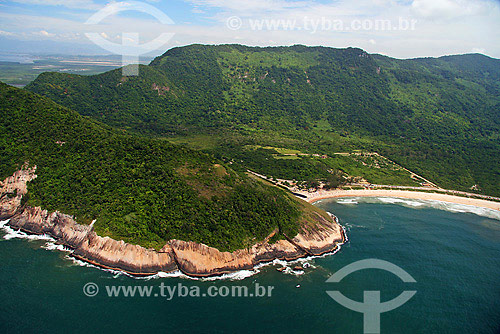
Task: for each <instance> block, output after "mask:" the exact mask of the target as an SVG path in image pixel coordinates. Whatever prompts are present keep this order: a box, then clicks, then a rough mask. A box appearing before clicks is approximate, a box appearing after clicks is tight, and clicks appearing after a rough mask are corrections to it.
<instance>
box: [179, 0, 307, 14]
mask: <svg viewBox="0 0 500 334" xmlns="http://www.w3.org/2000/svg"><path fill="white" fill-rule="evenodd" d="M188 1H189V2H191V3H192V4H194V5H196V6H200V7H201V6H207V7H213V8H219V9H222V10H228V11H237V12H246V13H248V14H256V13H261V12H276V11H283V10H287V9H293V8H304V7H307V6H311V5H312V2H310V1H285V0H253V1H248V0H188Z"/></svg>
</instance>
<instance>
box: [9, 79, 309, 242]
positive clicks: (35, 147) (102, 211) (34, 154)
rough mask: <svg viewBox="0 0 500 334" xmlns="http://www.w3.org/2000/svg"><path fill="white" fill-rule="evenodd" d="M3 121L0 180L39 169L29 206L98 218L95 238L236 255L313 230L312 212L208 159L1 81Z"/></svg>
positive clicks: (282, 193) (87, 220)
mask: <svg viewBox="0 0 500 334" xmlns="http://www.w3.org/2000/svg"><path fill="white" fill-rule="evenodd" d="M0 115H1V117H0V178H2V179H3V178H5V177H7V176H9V175H11V174H12V173H13V172H14V171H15V170H17V169H19V168H20V167H21V166H22V165H23V164H24V163H25V162H27V163H28V164H29V165H30V166H33V165H36V166H37V171H36V174H37V175H38V177H37V178H36V179H35V180H34V181H32V182H30V183H29V191H28V197H27V199H26V200H27V204H28V205H31V206H41V207H43V208H44V209H47V210H51V211H52V210H59V211H61V212H63V213H67V214H71V215H74V216H75V217H76V219H77V221H78V222H80V223H90V222H91V221H92V220H94V219H95V220H96V223H95V228H96V231H97V233H99V234H100V235H108V236H111V237H113V238H115V239H123V240H125V241H127V242H130V243H134V244H139V245H142V246H145V247H154V248H156V249H158V248H160V247H162V246H163V245H164V243H165V241H166V240H169V239H173V238H177V239H181V240H191V241H196V242H202V243H205V244H208V245H210V246H213V247H217V248H219V249H221V250H234V249H237V248H241V247H246V246H249V245H251V244H254V243H255V242H256V241H260V240H263V239H264V238H265V237H266V236H267V235H269V234H270V233H271V232H272V231H274V230H275V229H278V230H279V231H280V233H285V234H287V235H288V236H295V235H296V233H297V232H298V227H299V223H304V222H306V223H308V224H313V223H314V220H310V217H309V216H310V210H313V209H312V206H311V205H309V204H307V203H305V202H302V201H297V200H296V199H295V198H294V197H293V196H291V195H289V194H288V193H286V192H285V191H283V190H281V189H279V188H277V187H273V186H270V185H268V184H266V183H264V182H261V181H259V180H256V179H255V178H250V177H248V176H247V175H246V174H245V173H242V172H239V171H235V170H233V169H232V168H230V167H229V166H228V165H227V164H225V163H224V162H221V161H219V160H217V159H216V158H214V157H212V156H210V155H208V154H205V153H202V152H199V151H194V150H192V149H189V148H186V147H183V146H177V145H173V144H170V143H168V142H167V141H165V140H164V139H151V138H146V137H140V136H133V135H130V134H127V133H124V132H123V131H117V130H115V129H112V128H110V127H108V126H105V125H102V124H100V123H98V122H96V121H94V120H92V119H90V118H87V117H82V116H80V115H79V114H77V113H76V112H74V111H72V110H69V109H67V108H65V107H61V106H59V105H57V104H56V103H54V102H52V101H51V100H49V99H47V98H44V97H41V96H38V95H36V94H33V93H30V92H27V91H23V90H20V89H17V88H14V87H11V86H7V85H5V84H3V83H0Z"/></svg>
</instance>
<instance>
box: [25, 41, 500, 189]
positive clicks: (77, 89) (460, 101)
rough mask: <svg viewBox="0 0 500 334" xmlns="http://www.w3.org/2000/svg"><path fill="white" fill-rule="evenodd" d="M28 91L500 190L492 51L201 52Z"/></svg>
mask: <svg viewBox="0 0 500 334" xmlns="http://www.w3.org/2000/svg"><path fill="white" fill-rule="evenodd" d="M26 89H28V90H31V91H33V92H37V93H39V94H43V95H45V96H48V97H50V98H52V99H54V100H55V101H57V102H58V103H60V104H63V105H65V106H68V107H71V108H73V109H75V110H76V111H78V112H79V113H81V114H82V115H87V116H92V117H94V118H96V119H98V120H100V121H102V122H104V123H107V124H109V125H112V126H116V127H119V128H122V129H127V130H131V131H134V132H140V133H143V134H149V135H160V136H175V135H189V134H191V133H192V132H193V131H197V132H200V131H201V132H207V133H211V134H213V133H214V132H215V131H216V132H217V135H220V134H221V133H224V135H225V140H224V142H225V143H227V142H232V139H234V137H238V138H241V137H243V138H244V140H243V141H242V140H240V139H238V140H237V141H234V142H235V144H236V145H240V144H241V143H242V142H244V143H245V144H269V143H267V142H265V140H271V141H280V142H291V143H292V144H288V145H291V146H293V147H290V148H298V149H307V150H309V151H311V152H314V151H315V150H316V151H319V150H321V152H322V153H334V151H338V150H345V149H353V148H359V149H370V150H375V151H378V152H380V153H383V154H385V155H388V156H389V157H390V158H392V159H393V160H395V161H397V162H399V163H400V164H403V165H404V166H406V167H408V168H411V169H413V170H415V171H417V172H419V173H421V174H423V175H424V176H426V177H429V178H431V179H432V180H433V181H435V182H437V183H438V184H440V185H441V186H444V187H448V188H454V189H469V188H470V187H471V186H474V185H477V186H478V187H479V189H481V191H482V192H484V193H488V194H496V195H498V194H500V135H499V133H500V117H499V116H500V60H498V59H493V58H489V57H486V56H483V55H478V54H471V55H461V56H447V57H441V58H423V59H410V60H397V59H393V58H389V57H384V56H380V55H370V54H367V53H366V52H364V51H363V50H360V49H356V48H347V49H333V48H325V47H305V46H293V47H273V48H270V47H269V48H256V47H246V46H241V45H221V46H207V45H191V46H187V47H181V48H174V49H171V50H169V51H167V52H166V53H165V54H164V55H162V56H160V57H158V58H156V59H155V60H154V61H153V62H151V64H150V65H149V66H141V68H140V76H139V77H122V76H121V70H115V71H110V72H107V73H104V74H101V75H96V76H89V77H86V76H78V75H68V74H62V73H44V74H42V75H40V76H39V77H38V78H37V79H36V80H35V81H34V82H33V83H31V84H30V85H28V86H27V87H26ZM228 133H231V134H234V136H229V139H228V136H227V134H228ZM236 134H237V135H236ZM277 134H279V136H278V135H277ZM277 136H278V137H280V138H276V137H277ZM339 136H341V138H340V139H339ZM249 138H251V139H249ZM256 138H257V139H256ZM263 138H266V139H265V140H264V139H263ZM269 138H271V139H269ZM285 138H287V139H290V140H289V141H287V140H282V139H285ZM305 138H307V143H301V142H300V141H301V139H305Z"/></svg>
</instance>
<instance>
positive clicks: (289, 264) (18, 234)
mask: <svg viewBox="0 0 500 334" xmlns="http://www.w3.org/2000/svg"><path fill="white" fill-rule="evenodd" d="M8 222H9V221H8V220H7V221H0V228H2V229H3V230H4V231H5V233H6V234H5V236H4V239H6V240H9V239H13V238H20V239H28V240H47V241H48V242H47V243H45V245H43V246H42V248H44V249H46V250H51V251H52V250H58V251H64V252H71V250H70V249H69V248H67V247H65V246H63V245H59V244H56V240H55V239H54V238H52V237H51V236H48V235H31V234H27V233H25V232H22V231H17V230H14V229H12V228H11V227H10V226H8V225H7V223H8ZM342 229H343V230H344V233H345V228H344V227H343V226H342ZM346 241H347V236H346ZM341 245H342V244H338V245H337V248H336V249H335V250H334V251H332V252H330V253H326V254H323V255H319V256H308V257H304V258H300V259H297V260H293V261H284V260H279V259H275V260H273V261H270V262H266V263H261V264H258V265H257V266H255V267H254V268H253V269H251V270H239V271H236V272H233V273H228V274H223V275H220V276H213V277H192V276H188V275H185V274H184V273H182V272H181V271H175V272H171V273H167V272H159V273H157V274H155V275H149V276H134V275H131V274H129V273H127V272H124V271H122V270H115V269H107V268H102V267H99V266H96V265H93V264H91V263H88V262H86V261H82V260H79V259H76V258H74V257H73V256H70V254H68V255H67V256H66V257H65V258H66V259H67V260H70V261H71V262H72V263H73V264H74V265H78V266H82V267H88V268H94V269H98V270H102V271H105V272H109V273H111V274H113V275H114V277H115V278H117V277H119V276H120V275H125V276H128V277H131V278H134V279H145V280H149V279H158V278H169V277H175V278H185V279H190V280H200V281H217V280H230V281H234V280H236V281H238V280H243V279H246V278H248V277H251V276H254V275H256V274H258V273H260V272H261V269H262V268H263V267H266V266H282V267H285V270H283V273H284V274H289V275H295V276H299V275H303V274H304V273H305V271H304V270H293V269H292V268H293V267H294V266H297V265H298V264H300V265H302V267H303V268H306V267H307V268H316V266H315V265H314V264H313V263H312V262H313V261H314V259H315V258H321V257H326V256H329V255H332V254H335V253H336V252H338V251H339V250H340V247H341Z"/></svg>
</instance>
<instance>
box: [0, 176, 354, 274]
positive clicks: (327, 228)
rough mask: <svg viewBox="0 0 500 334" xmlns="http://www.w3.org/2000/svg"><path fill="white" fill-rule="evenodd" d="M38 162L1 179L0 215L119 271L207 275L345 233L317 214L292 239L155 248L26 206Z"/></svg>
mask: <svg viewBox="0 0 500 334" xmlns="http://www.w3.org/2000/svg"><path fill="white" fill-rule="evenodd" d="M35 171H36V167H34V168H31V169H29V168H24V169H22V170H19V171H17V172H15V173H14V174H13V175H12V176H10V177H8V178H6V179H5V180H4V181H3V182H0V220H9V222H8V225H9V226H10V227H12V228H14V229H18V230H22V231H24V232H26V233H31V234H38V235H44V234H46V235H49V236H51V237H52V238H54V239H55V240H56V242H57V243H58V244H61V245H64V246H67V247H69V248H70V249H72V254H71V255H72V256H73V257H75V258H77V259H79V260H82V261H85V262H88V263H91V264H94V265H96V266H99V267H102V268H106V269H114V270H121V271H124V272H127V273H129V274H131V275H138V276H148V275H154V274H157V273H158V272H167V273H168V272H175V271H180V272H182V273H184V274H185V275H188V276H193V277H209V276H218V275H223V274H227V273H232V272H235V271H239V270H249V269H252V268H254V267H255V266H256V265H258V264H261V263H265V262H271V261H273V260H275V259H280V260H286V261H291V260H296V259H299V258H302V257H307V256H313V255H322V254H325V253H329V252H332V251H334V250H336V249H337V247H338V246H339V245H340V244H342V243H344V242H345V240H346V237H345V235H344V231H343V229H342V228H341V226H340V225H339V224H338V223H337V222H336V221H334V219H330V220H327V219H325V218H324V217H322V216H320V215H319V214H318V216H317V217H316V218H317V219H316V220H317V222H316V226H315V228H314V229H312V230H311V229H310V228H309V229H306V228H305V227H303V228H301V230H300V233H299V234H298V235H297V236H295V237H293V238H286V239H285V240H279V241H277V242H275V243H273V244H270V243H269V242H268V239H269V238H270V237H272V235H273V234H274V233H276V231H275V232H273V233H272V234H271V235H269V236H268V238H266V240H264V241H263V242H261V243H257V244H255V245H253V246H252V247H250V248H247V249H239V250H236V251H234V252H221V251H219V250H218V249H216V248H213V247H209V246H207V245H204V244H199V243H195V242H191V241H182V240H175V239H174V240H169V241H168V242H167V243H166V244H165V246H164V247H163V248H162V249H160V250H159V251H156V250H154V249H146V248H144V247H141V246H138V245H132V244H128V243H126V242H124V241H123V240H121V241H118V240H114V239H111V238H109V237H101V236H99V235H97V234H96V233H95V231H94V229H93V224H90V225H81V224H78V223H77V222H76V221H75V220H74V219H73V217H71V216H69V215H66V214H63V213H60V212H57V211H56V212H48V211H47V210H43V209H42V208H40V207H28V206H23V205H22V198H23V196H24V195H25V194H26V193H27V182H29V181H31V180H33V179H34V178H36V175H35Z"/></svg>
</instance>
